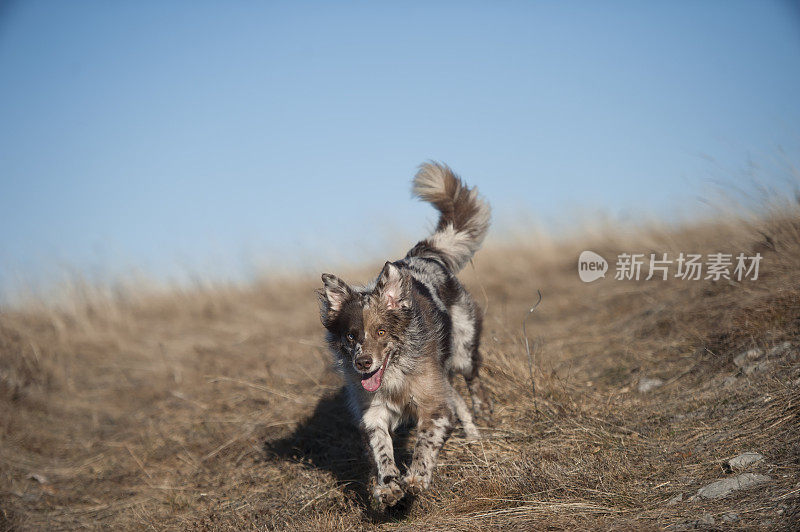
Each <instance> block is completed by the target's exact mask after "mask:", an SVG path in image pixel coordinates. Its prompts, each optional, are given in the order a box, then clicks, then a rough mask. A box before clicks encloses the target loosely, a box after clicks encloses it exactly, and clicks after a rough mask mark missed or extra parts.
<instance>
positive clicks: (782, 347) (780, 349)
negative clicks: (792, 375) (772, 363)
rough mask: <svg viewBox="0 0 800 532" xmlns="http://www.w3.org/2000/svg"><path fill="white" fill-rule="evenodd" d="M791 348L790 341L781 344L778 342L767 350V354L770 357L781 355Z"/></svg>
mask: <svg viewBox="0 0 800 532" xmlns="http://www.w3.org/2000/svg"><path fill="white" fill-rule="evenodd" d="M791 349H792V344H791V342H783V343H782V344H778V345H776V346H775V347H773V348H772V349H770V350H769V351H768V352H767V356H768V357H770V358H772V357H782V356H784V355H785V354H787V353H788V352H789V351H790V350H791Z"/></svg>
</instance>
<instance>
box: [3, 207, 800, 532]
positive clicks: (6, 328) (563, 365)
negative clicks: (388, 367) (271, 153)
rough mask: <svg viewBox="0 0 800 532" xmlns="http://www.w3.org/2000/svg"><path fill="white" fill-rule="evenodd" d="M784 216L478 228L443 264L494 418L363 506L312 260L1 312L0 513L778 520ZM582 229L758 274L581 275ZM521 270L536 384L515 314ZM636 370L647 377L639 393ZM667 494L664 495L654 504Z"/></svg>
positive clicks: (66, 519)
mask: <svg viewBox="0 0 800 532" xmlns="http://www.w3.org/2000/svg"><path fill="white" fill-rule="evenodd" d="M797 220H798V217H797V212H796V211H795V212H794V213H792V214H791V215H790V216H789V217H788V218H787V217H784V218H780V219H777V218H773V219H763V220H760V221H758V222H750V223H744V222H735V223H734V222H731V223H723V224H719V225H713V226H710V225H705V226H696V227H691V228H688V229H686V230H682V231H679V232H676V231H658V230H647V231H641V232H639V233H638V235H634V236H630V237H626V238H625V239H616V238H611V237H596V238H591V239H588V240H586V241H584V242H571V243H564V244H558V243H553V242H541V243H539V244H536V245H534V244H525V245H517V246H505V247H503V246H501V245H500V244H495V245H492V244H489V245H488V246H487V249H485V250H483V251H481V252H480V253H479V254H478V256H477V258H476V269H474V270H473V269H472V268H470V267H468V268H467V270H466V271H465V272H464V273H463V274H462V278H463V279H464V280H465V282H466V283H467V284H468V285H469V286H470V287H471V289H472V290H473V293H475V294H476V297H477V298H478V299H479V300H482V301H483V300H485V302H488V314H487V318H486V325H485V330H484V335H483V345H484V352H485V359H486V375H487V377H486V379H487V382H488V384H489V387H490V389H491V390H492V392H493V393H494V396H495V401H496V406H497V408H496V413H495V419H494V422H493V424H492V426H491V427H487V426H486V425H485V424H484V426H483V427H482V432H483V433H484V434H485V439H484V440H483V441H482V442H480V443H476V444H467V443H465V442H464V440H463V439H462V438H461V437H460V435H459V433H458V432H456V433H455V434H454V436H453V437H452V438H451V439H450V441H449V442H448V443H447V445H446V448H445V451H444V453H443V455H442V457H441V463H440V465H439V467H438V469H437V472H436V474H435V477H434V484H433V486H432V489H431V490H430V492H429V493H427V494H426V495H424V496H422V497H421V498H419V499H418V500H416V501H413V502H410V503H408V504H405V505H404V506H402V507H400V508H397V509H395V510H393V511H391V512H390V513H388V514H386V515H383V514H380V513H376V512H375V511H374V510H372V509H371V508H370V507H369V504H368V503H366V502H365V501H366V496H365V488H364V480H365V473H366V469H365V465H364V460H362V458H361V454H360V450H359V449H360V447H359V440H358V437H357V435H356V434H355V432H354V429H353V428H352V427H351V426H350V425H349V424H348V418H347V415H346V413H345V412H344V410H343V408H342V407H343V404H342V400H341V395H340V393H339V386H338V381H337V378H336V376H335V375H333V374H332V373H331V372H330V370H329V369H328V359H327V354H326V353H325V350H324V347H323V345H322V330H321V326H320V324H319V320H318V317H317V310H316V302H315V298H314V296H313V293H312V290H313V288H314V287H315V286H316V285H317V284H318V283H317V280H316V278H294V279H282V280H280V281H277V280H273V281H272V282H268V283H263V284H261V285H258V286H254V287H250V288H248V289H235V288H217V289H214V290H197V291H193V292H177V291H176V292H173V293H168V294H160V295H153V294H150V295H136V294H128V295H125V296H116V297H112V296H105V297H88V296H87V297H76V298H75V299H74V301H73V306H72V308H69V309H61V310H54V309H52V308H46V307H41V308H30V309H28V310H26V311H20V310H16V311H6V312H4V313H2V314H0V528H5V527H8V528H23V529H28V528H50V527H54V526H56V527H60V528H78V527H86V526H88V527H94V526H97V527H100V526H112V527H115V528H117V527H126V528H137V529H139V528H150V527H152V528H156V529H161V528H163V527H165V526H168V527H173V528H180V529H183V528H187V527H188V528H192V527H200V528H206V527H209V528H210V527H213V528H237V529H238V528H279V529H281V528H287V527H293V528H302V529H311V528H317V529H360V528H364V527H370V526H376V527H383V528H388V529H392V528H411V529H417V528H420V527H422V528H429V529H435V528H443V529H452V528H463V529H468V528H480V527H485V528H495V527H502V526H505V527H508V528H517V527H528V526H532V527H535V528H547V527H554V528H568V529H573V528H584V529H585V528H597V527H603V528H610V527H615V528H622V529H631V528H637V529H642V528H643V529H658V528H663V527H667V526H669V525H672V524H675V523H678V522H681V521H683V520H686V519H697V518H698V517H699V516H700V515H702V514H703V513H704V512H705V513H708V514H710V515H712V516H713V517H715V519H716V520H717V523H718V524H719V523H721V516H722V514H723V513H724V512H726V511H735V512H737V513H738V514H739V516H740V520H739V521H737V522H735V523H733V524H732V525H728V524H725V525H724V526H726V527H728V526H730V527H734V528H736V527H740V528H747V529H749V528H752V527H756V526H760V527H763V528H767V529H771V528H791V527H792V526H793V524H792V523H797V520H798V518H799V517H798V511H800V510H798V501H799V500H800V498H798V494H799V492H798V488H800V485H799V484H798V482H799V481H800V475H798V470H799V469H800V436H798V430H797V428H796V427H797V424H798V421H800V419H799V418H800V381H798V377H800V357H799V356H798V354H797V352H798V346H800V282H798V281H800V272H799V271H798V265H800V230H798V221H797ZM587 248H588V249H593V250H594V251H597V252H599V253H601V254H602V255H604V256H606V257H607V258H611V257H615V256H616V254H617V253H619V252H622V251H627V252H631V251H634V252H645V253H649V252H650V251H659V252H661V251H672V252H678V251H685V252H692V251H699V252H716V251H728V252H739V251H745V252H752V251H754V250H759V251H761V253H762V254H764V255H765V259H764V262H763V263H762V268H761V277H760V278H759V280H758V281H756V282H746V283H741V284H739V283H729V282H724V281H723V282H717V283H712V282H710V281H680V280H672V281H666V282H663V281H649V282H644V281H640V282H638V283H637V282H623V281H614V280H612V279H610V278H609V279H606V280H603V281H598V282H596V283H593V284H589V285H587V284H583V283H581V282H580V281H579V280H578V278H577V275H576V266H575V259H576V257H577V255H578V253H579V252H580V251H581V250H582V249H587ZM377 269H378V265H374V267H372V268H369V269H367V270H364V271H359V272H350V275H345V277H346V278H348V279H349V280H351V281H357V280H366V278H367V277H368V275H369V274H370V273H371V272H373V271H377ZM537 288H541V289H542V291H543V293H544V301H543V303H542V305H541V306H540V308H539V310H537V311H536V314H535V315H534V316H533V317H532V318H531V319H530V321H529V331H530V335H531V337H532V339H533V338H537V339H538V341H537V348H536V357H537V364H536V385H537V397H536V400H535V401H534V400H533V398H532V396H531V392H530V380H529V376H528V364H527V359H526V354H525V349H524V343H523V341H522V338H521V331H520V322H521V319H522V317H523V315H524V314H525V310H526V308H527V307H528V306H529V305H530V304H531V303H532V302H533V301H534V300H535V294H536V289H537ZM484 293H485V298H484ZM783 341H789V342H791V343H792V345H793V349H792V350H790V351H789V352H788V353H786V354H784V355H782V356H780V357H775V358H774V359H772V360H770V362H771V365H770V367H769V368H768V369H767V370H766V371H764V372H761V373H756V374H753V375H750V376H745V375H742V374H741V373H737V372H738V371H739V370H738V368H737V367H736V366H735V365H734V363H733V362H732V359H733V358H734V356H735V355H737V354H739V353H740V352H741V351H742V350H744V349H748V348H751V347H754V346H757V347H762V348H765V349H768V348H770V347H771V346H773V345H776V344H778V343H781V342H783ZM735 375H738V377H737V379H736V381H735V382H733V383H732V384H730V383H729V385H728V386H725V385H724V384H723V380H724V379H725V378H726V377H729V376H735ZM643 377H658V378H661V379H662V380H663V381H665V384H664V385H663V386H661V387H660V388H657V389H656V390H654V391H652V392H649V393H647V394H642V393H639V392H638V391H637V383H638V381H639V380H640V379H641V378H643ZM412 442H413V439H411V440H409V441H408V444H410V443H412ZM750 450H753V451H759V452H761V453H763V454H764V455H765V456H766V463H765V464H763V465H760V466H757V468H756V469H755V470H756V471H759V472H762V473H766V474H769V475H770V476H771V477H772V479H773V480H772V482H770V483H768V484H766V485H764V486H763V487H760V488H756V489H754V490H750V491H744V492H739V493H736V494H734V495H733V496H731V497H730V498H728V499H725V500H722V501H716V502H707V501H706V502H686V498H688V496H690V495H691V494H693V493H695V492H696V490H697V489H698V488H700V487H701V486H703V485H705V484H707V483H708V482H710V481H712V480H715V479H717V478H722V477H724V476H725V473H724V472H723V471H722V468H721V466H720V464H721V462H722V460H723V459H725V458H729V457H732V456H735V455H736V454H738V453H740V452H743V451H750ZM399 454H400V456H401V458H407V451H406V450H402V449H401V450H400V451H399ZM679 493H682V494H683V496H684V502H681V503H679V504H677V505H674V506H667V505H665V504H664V502H665V501H666V500H667V499H669V498H671V497H673V496H675V495H676V494H679ZM794 526H796V525H794Z"/></svg>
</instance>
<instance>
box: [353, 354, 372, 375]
mask: <svg viewBox="0 0 800 532" xmlns="http://www.w3.org/2000/svg"><path fill="white" fill-rule="evenodd" d="M370 366H372V357H370V356H367V355H362V356H360V357H358V358H357V359H356V369H357V370H358V371H361V372H364V371H367V370H368V369H369V368H370Z"/></svg>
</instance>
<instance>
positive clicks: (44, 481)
mask: <svg viewBox="0 0 800 532" xmlns="http://www.w3.org/2000/svg"><path fill="white" fill-rule="evenodd" d="M28 478H29V479H30V480H35V481H36V482H38V483H39V484H47V483H48V482H49V481H48V480H47V477H46V476H44V475H42V474H40V473H31V474H30V475H28Z"/></svg>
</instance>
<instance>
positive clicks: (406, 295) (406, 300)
mask: <svg viewBox="0 0 800 532" xmlns="http://www.w3.org/2000/svg"><path fill="white" fill-rule="evenodd" d="M375 289H376V291H377V293H378V297H379V299H380V301H381V302H382V303H383V304H384V305H386V307H387V308H388V309H389V310H396V309H399V308H402V307H409V306H411V294H410V291H409V281H408V276H407V275H406V274H405V273H404V272H402V271H401V270H400V268H398V267H397V266H395V265H394V264H392V263H391V262H387V263H386V264H384V266H383V270H381V275H380V277H378V284H377V286H376V287H375Z"/></svg>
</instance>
